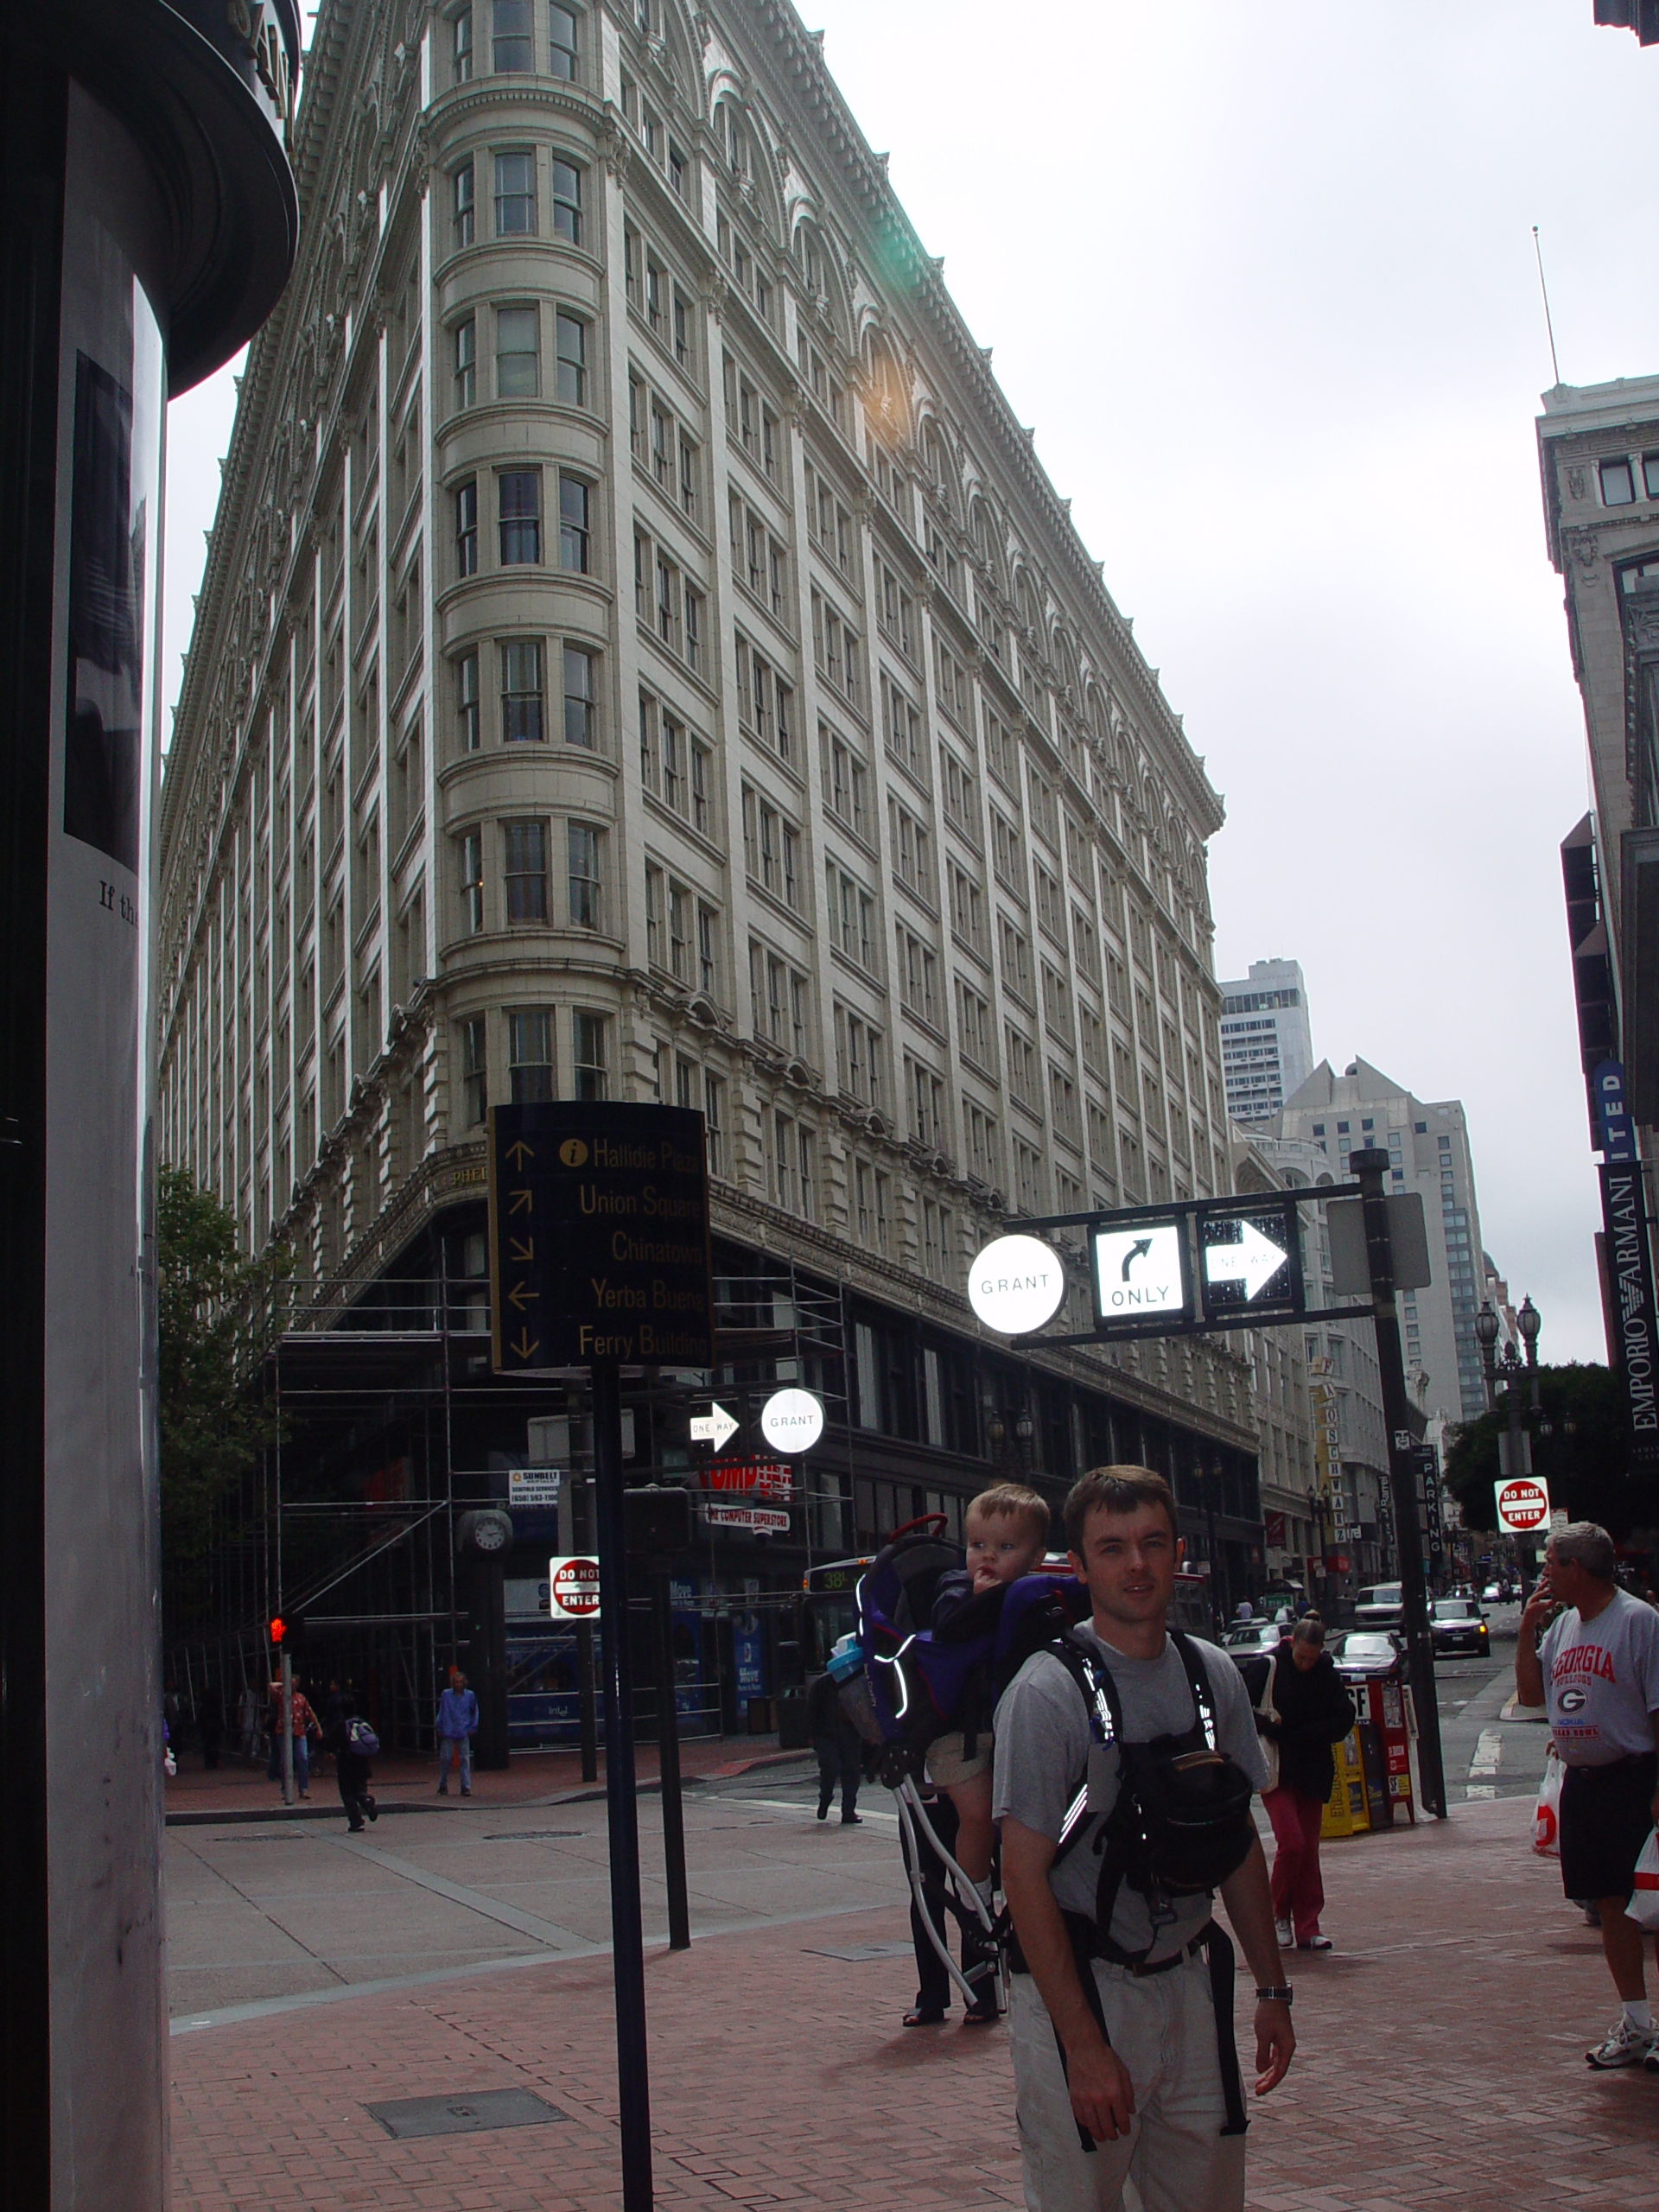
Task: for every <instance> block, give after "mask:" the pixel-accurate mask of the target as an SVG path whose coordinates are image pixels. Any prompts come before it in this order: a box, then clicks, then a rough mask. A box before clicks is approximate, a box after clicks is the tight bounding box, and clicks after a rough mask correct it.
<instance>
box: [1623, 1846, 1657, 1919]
mask: <svg viewBox="0 0 1659 2212" xmlns="http://www.w3.org/2000/svg"><path fill="white" fill-rule="evenodd" d="M1624 1910H1625V1911H1626V1912H1627V1913H1628V1914H1629V1915H1630V1918H1631V1919H1632V1920H1633V1921H1634V1922H1635V1923H1636V1924H1637V1927H1638V1928H1651V1929H1653V1930H1654V1932H1655V1933H1656V1935H1659V1834H1655V1835H1650V1836H1649V1838H1648V1840H1647V1841H1646V1842H1645V1843H1644V1844H1643V1847H1642V1856H1641V1857H1640V1858H1639V1859H1637V1862H1636V1887H1635V1888H1634V1889H1633V1890H1632V1891H1630V1903H1629V1904H1627V1905H1626V1906H1625V1908H1624Z"/></svg>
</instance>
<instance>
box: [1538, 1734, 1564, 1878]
mask: <svg viewBox="0 0 1659 2212" xmlns="http://www.w3.org/2000/svg"><path fill="white" fill-rule="evenodd" d="M1565 1773H1566V1770H1565V1768H1564V1767H1563V1766H1562V1764H1561V1755H1560V1752H1559V1751H1557V1750H1556V1748H1555V1746H1554V1744H1552V1745H1550V1747H1549V1757H1548V1758H1547V1759H1546V1760H1545V1762H1544V1778H1543V1780H1542V1781H1541V1783H1539V1785H1538V1802H1537V1805H1536V1806H1535V1808H1534V1811H1533V1815H1532V1847H1533V1849H1534V1850H1535V1852H1536V1853H1538V1855H1539V1857H1540V1858H1541V1859H1559V1858H1560V1855H1561V1782H1562V1779H1563V1777H1564V1775H1565Z"/></svg>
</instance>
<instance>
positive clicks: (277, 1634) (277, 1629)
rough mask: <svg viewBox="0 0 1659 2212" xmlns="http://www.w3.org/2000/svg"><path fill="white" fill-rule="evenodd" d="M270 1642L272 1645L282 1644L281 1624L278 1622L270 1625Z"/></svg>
mask: <svg viewBox="0 0 1659 2212" xmlns="http://www.w3.org/2000/svg"><path fill="white" fill-rule="evenodd" d="M270 1640H271V1642H272V1643H273V1644H280V1643H282V1640H283V1624H282V1623H281V1621H280V1620H275V1621H272V1623H271V1624H270Z"/></svg>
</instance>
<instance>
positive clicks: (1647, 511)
mask: <svg viewBox="0 0 1659 2212" xmlns="http://www.w3.org/2000/svg"><path fill="white" fill-rule="evenodd" d="M1543 407H1544V411H1543V413H1542V414H1541V416H1539V418H1538V458H1539V468H1540V472H1541V478H1542V483H1543V496H1544V523H1545V531H1546V536H1547V539H1548V547H1549V556H1550V559H1551V561H1552V562H1553V563H1554V567H1555V569H1556V573H1557V574H1558V575H1560V578H1561V581H1562V583H1563V586H1564V588H1565V594H1566V612H1567V637H1568V642H1569V645H1570V647H1571V650H1572V655H1573V675H1574V677H1576V678H1577V680H1578V685H1579V690H1580V695H1581V696H1582V698H1583V701H1584V725H1585V736H1586V743H1587V747H1588V751H1589V765H1590V780H1591V786H1592V794H1593V799H1594V805H1593V810H1592V821H1591V822H1590V823H1588V824H1586V825H1581V828H1580V831H1579V832H1577V833H1575V836H1574V839H1573V841H1572V842H1573V846H1574V851H1575V855H1577V856H1578V858H1579V862H1580V866H1579V873H1580V875H1581V876H1583V877H1584V878H1585V879H1586V882H1585V887H1584V889H1583V890H1582V892H1581V893H1580V897H1581V899H1582V900H1583V903H1584V904H1585V905H1586V908H1587V910H1589V925H1588V927H1587V929H1586V931H1585V932H1580V931H1579V930H1577V929H1575V931H1574V936H1573V950H1574V955H1575V963H1574V964H1575V969H1579V968H1580V967H1581V965H1582V963H1583V962H1584V961H1585V960H1586V958H1587V959H1588V960H1589V961H1591V962H1595V961H1596V960H1597V958H1598V955H1599V953H1601V951H1602V950H1603V948H1604V944H1605V958H1606V963H1607V967H1608V969H1610V970H1611V975H1610V976H1609V977H1608V982H1610V983H1611V1005H1609V1006H1607V1007H1606V1009H1605V1023H1604V1026H1605V1034H1604V1035H1601V1036H1599V1038H1598V1039H1597V1041H1596V1044H1595V1046H1594V1047H1593V1056H1592V1048H1591V1046H1590V1040H1589V1039H1588V1037H1586V1040H1585V1041H1586V1056H1585V1057H1586V1072H1588V1071H1589V1069H1590V1067H1591V1066H1592V1065H1593V1057H1601V1058H1615V1059H1618V1058H1622V1059H1623V1061H1624V1077H1625V1084H1626V1090H1627V1096H1628V1103H1629V1106H1630V1111H1631V1112H1632V1114H1633V1115H1634V1116H1635V1117H1636V1119H1637V1121H1638V1122H1640V1123H1642V1124H1643V1127H1645V1128H1652V1127H1653V1126H1654V1125H1655V1123H1656V1122H1659V708H1656V697H1659V693H1656V678H1659V377H1652V376H1649V377H1630V378H1625V377H1620V378H1618V379H1617V380H1616V381H1615V382H1614V383H1611V384H1605V385H1586V386H1584V387H1582V388H1579V387H1574V386H1572V385H1556V386H1555V387H1554V389H1553V390H1552V391H1547V392H1546V393H1545V394H1544V396H1543ZM1564 857H1565V855H1564ZM1573 896H1574V889H1573V882H1572V869H1571V863H1570V862H1569V890H1568V897H1569V904H1571V902H1572V900H1573ZM1595 924H1599V928H1600V930H1601V931H1605V940H1604V939H1603V938H1600V936H1599V935H1595V936H1594V938H1593V942H1592V941H1591V932H1592V930H1593V925H1595ZM1598 972H1599V970H1598ZM1576 980H1577V981H1578V982H1579V986H1580V988H1579V998H1580V1022H1581V1024H1582V1023H1583V1021H1584V1013H1585V1004H1586V976H1585V975H1584V974H1582V973H1580V975H1578V976H1577V978H1576ZM1590 995H1592V996H1595V997H1597V998H1599V999H1603V1000H1605V999H1606V998H1607V997H1608V996H1609V993H1608V988H1607V984H1606V983H1603V984H1601V985H1600V986H1599V988H1595V987H1592V992H1591V994H1590Z"/></svg>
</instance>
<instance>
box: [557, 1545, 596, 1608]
mask: <svg viewBox="0 0 1659 2212" xmlns="http://www.w3.org/2000/svg"><path fill="white" fill-rule="evenodd" d="M547 1589H548V1611H549V1613H550V1615H551V1617H552V1618H553V1619H554V1620H556V1621H596V1620H597V1619H598V1618H599V1561H598V1560H596V1559H570V1558H563V1559H550V1560H549V1561H548V1562H547Z"/></svg>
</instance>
